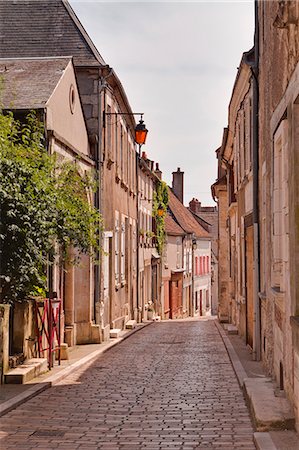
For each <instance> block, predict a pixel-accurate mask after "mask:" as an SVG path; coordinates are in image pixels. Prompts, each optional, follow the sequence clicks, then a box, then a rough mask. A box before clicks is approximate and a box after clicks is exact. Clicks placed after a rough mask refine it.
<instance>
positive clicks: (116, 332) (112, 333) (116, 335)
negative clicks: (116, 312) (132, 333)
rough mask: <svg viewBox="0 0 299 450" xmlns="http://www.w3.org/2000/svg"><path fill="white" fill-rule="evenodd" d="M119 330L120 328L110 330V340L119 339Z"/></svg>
mask: <svg viewBox="0 0 299 450" xmlns="http://www.w3.org/2000/svg"><path fill="white" fill-rule="evenodd" d="M120 333H121V329H120V328H112V329H111V330H110V333H109V334H110V338H112V339H117V338H119V337H120Z"/></svg>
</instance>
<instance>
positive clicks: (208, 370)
mask: <svg viewBox="0 0 299 450" xmlns="http://www.w3.org/2000/svg"><path fill="white" fill-rule="evenodd" d="M1 429H2V432H1V435H2V440H1V441H0V448H1V450H6V449H17V450H19V449H52V448H58V449H77V448H79V449H81V450H84V449H86V450H87V449H89V450H90V449H102V450H105V449H107V450H108V449H110V450H112V449H113V450H117V449H127V450H134V449H153V450H154V449H166V448H169V449H184V450H189V449H190V450H191V449H204V450H208V449H219V450H221V449H226V450H234V449H238V450H253V449H255V446H254V444H253V429H252V426H251V422H250V418H249V414H248V411H247V408H246V405H245V402H244V399H243V395H242V392H241V390H240V388H239V385H238V383H237V380H236V377H235V374H234V372H233V369H232V366H231V363H230V361H229V358H228V356H227V353H226V351H225V348H224V346H223V343H222V340H221V338H220V336H219V334H218V331H217V329H216V327H215V325H214V322H213V321H211V320H210V321H173V322H170V321H169V322H160V323H155V324H153V325H151V326H149V327H146V328H144V329H143V330H141V331H139V332H138V333H135V334H134V335H132V336H131V337H130V338H129V339H127V340H125V341H124V342H122V343H121V344H119V345H117V346H116V347H113V348H112V349H111V350H109V351H108V352H107V353H106V354H104V355H103V356H101V357H99V358H98V360H96V361H95V362H93V363H92V364H90V366H89V367H85V368H84V369H82V370H80V371H78V372H76V373H75V374H73V375H70V376H69V377H67V378H66V379H65V380H64V381H62V382H60V383H59V384H57V385H55V386H54V387H52V388H51V389H49V390H47V391H45V392H43V393H42V394H40V395H38V396H37V397H35V398H33V399H32V400H30V401H28V402H26V403H24V404H23V405H21V406H19V407H18V408H17V409H16V410H14V411H12V412H10V413H9V414H7V415H5V416H4V417H2V418H1Z"/></svg>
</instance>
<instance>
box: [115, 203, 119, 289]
mask: <svg viewBox="0 0 299 450" xmlns="http://www.w3.org/2000/svg"><path fill="white" fill-rule="evenodd" d="M114 253H115V262H114V265H115V284H116V285H117V284H118V283H119V214H118V212H117V211H115V230H114Z"/></svg>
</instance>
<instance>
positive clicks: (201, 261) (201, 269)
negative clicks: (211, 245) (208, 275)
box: [199, 256, 203, 275]
mask: <svg viewBox="0 0 299 450" xmlns="http://www.w3.org/2000/svg"><path fill="white" fill-rule="evenodd" d="M199 261H200V271H199V274H200V275H202V274H203V260H202V256H200V258H199Z"/></svg>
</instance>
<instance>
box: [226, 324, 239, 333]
mask: <svg viewBox="0 0 299 450" xmlns="http://www.w3.org/2000/svg"><path fill="white" fill-rule="evenodd" d="M227 334H238V328H237V327H236V326H235V325H231V324H229V325H228V326H227Z"/></svg>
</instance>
